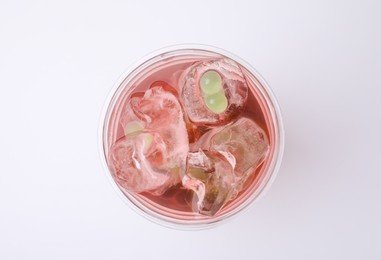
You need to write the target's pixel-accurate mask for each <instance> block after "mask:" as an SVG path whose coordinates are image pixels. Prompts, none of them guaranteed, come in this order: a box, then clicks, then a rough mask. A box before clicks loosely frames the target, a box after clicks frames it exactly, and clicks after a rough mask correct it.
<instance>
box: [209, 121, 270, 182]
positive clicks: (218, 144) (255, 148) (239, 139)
mask: <svg viewBox="0 0 381 260" xmlns="http://www.w3.org/2000/svg"><path fill="white" fill-rule="evenodd" d="M210 150H212V151H218V152H220V153H224V154H229V155H232V156H233V157H234V158H235V167H234V172H235V174H236V175H237V176H244V175H245V174H246V173H248V172H249V173H250V172H251V170H252V169H253V168H256V167H257V166H258V165H259V164H260V163H261V162H262V160H263V159H264V158H265V156H266V154H267V152H268V150H269V143H268V140H267V137H266V133H265V132H264V131H263V129H262V128H261V127H259V126H258V125H257V124H256V123H255V122H254V121H253V120H251V119H249V118H245V117H242V118H240V119H238V120H237V122H235V123H234V124H232V125H228V126H226V127H224V128H223V129H222V130H221V131H219V132H218V133H216V134H215V135H213V136H212V137H211V139H210Z"/></svg>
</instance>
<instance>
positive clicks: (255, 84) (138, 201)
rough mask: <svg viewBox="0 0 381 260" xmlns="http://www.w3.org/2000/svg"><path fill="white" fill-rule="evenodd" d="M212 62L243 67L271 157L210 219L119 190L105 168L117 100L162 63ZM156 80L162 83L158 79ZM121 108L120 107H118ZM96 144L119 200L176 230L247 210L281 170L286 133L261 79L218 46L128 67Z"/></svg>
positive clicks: (164, 52)
mask: <svg viewBox="0 0 381 260" xmlns="http://www.w3.org/2000/svg"><path fill="white" fill-rule="evenodd" d="M193 56H194V57H201V58H205V59H208V58H215V57H227V58H229V59H232V60H233V61H235V62H236V63H238V64H239V65H240V66H241V69H242V71H243V73H244V74H245V77H246V81H247V82H250V86H251V89H250V90H251V91H252V92H253V93H254V96H255V99H256V100H257V101H258V104H259V107H260V110H261V111H262V115H261V118H262V120H263V122H264V124H265V125H266V131H267V135H268V139H269V144H270V150H269V153H268V155H267V157H266V159H265V161H264V162H263V164H262V165H261V167H260V168H259V169H256V171H257V172H256V173H255V174H256V175H255V176H256V177H255V178H253V179H252V180H251V181H250V183H247V184H245V188H244V189H243V191H242V192H240V193H239V195H238V197H237V198H235V199H234V200H232V201H230V202H229V203H227V204H226V205H225V206H224V207H223V209H222V210H221V211H219V212H218V213H217V214H216V215H214V216H205V215H200V214H196V213H192V212H182V211H181V210H178V209H174V208H166V207H165V206H163V205H160V203H158V202H157V201H152V200H150V198H147V197H145V196H142V195H140V194H136V193H133V192H129V191H127V190H125V189H123V188H122V187H121V186H120V185H118V183H117V182H116V181H115V179H114V178H113V177H112V174H111V172H110V169H109V167H108V163H107V160H108V153H109V148H110V145H111V142H112V138H113V134H112V132H113V131H115V128H116V127H117V124H118V122H117V121H118V120H117V119H115V115H116V114H118V113H117V112H118V110H120V106H121V100H123V99H125V98H126V97H127V96H128V95H129V94H131V92H132V91H134V86H135V85H136V84H137V82H140V83H142V82H144V74H142V72H144V71H147V70H155V69H158V66H156V65H155V64H159V63H161V64H163V63H165V62H166V61H168V62H174V61H176V62H177V61H178V62H180V61H182V60H184V59H186V57H193ZM158 80H160V79H158ZM118 106H119V107H118ZM99 139H100V140H99V143H100V151H101V159H102V162H103V165H104V168H105V172H106V173H107V176H108V177H109V178H110V182H111V183H112V185H113V187H114V188H115V190H116V192H117V193H118V194H119V195H120V196H121V198H122V199H123V200H124V201H125V202H126V203H127V205H129V206H130V207H131V208H132V209H134V210H135V211H136V212H138V213H139V214H141V215H142V216H144V217H146V218H147V219H149V220H151V221H153V222H155V223H158V224H161V225H163V226H166V227H171V228H177V229H204V228H209V227H213V226H215V225H217V224H219V223H222V222H225V221H227V220H229V219H231V218H232V217H233V216H236V215H237V214H238V213H240V214H241V212H243V211H244V210H245V209H247V207H248V206H250V205H252V204H253V202H254V201H257V200H258V199H259V198H260V197H261V196H263V194H264V193H265V192H266V191H267V190H268V189H269V187H270V185H271V183H272V182H273V180H274V179H275V176H276V174H277V172H278V170H279V167H280V164H281V160H282V155H283V149H284V130H283V123H282V117H281V113H280V109H279V105H278V103H277V101H276V98H275V96H274V94H273V93H272V91H271V89H270V88H269V86H268V84H267V83H266V82H265V80H264V79H263V78H262V76H261V75H260V74H259V73H258V72H257V71H256V70H255V69H254V68H253V67H252V66H250V65H249V64H248V63H247V62H245V61H244V60H243V59H241V58H239V57H237V56H235V55H233V54H231V53H229V52H227V51H225V50H222V49H219V48H216V47H213V46H207V45H194V44H192V45H174V46H170V47H167V48H163V49H159V50H157V51H155V52H153V53H151V54H149V55H147V56H145V57H144V58H142V59H141V60H140V61H138V62H137V63H135V64H134V65H132V66H130V67H129V69H128V70H127V71H126V72H125V73H124V74H123V75H122V77H121V78H120V80H119V81H118V82H117V83H116V84H115V86H114V87H113V88H112V90H111V93H110V95H109V97H108V98H107V101H106V103H105V107H104V109H103V113H102V117H101V122H100V129H99Z"/></svg>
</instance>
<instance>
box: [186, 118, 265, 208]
mask: <svg viewBox="0 0 381 260" xmlns="http://www.w3.org/2000/svg"><path fill="white" fill-rule="evenodd" d="M205 137H206V138H208V139H209V140H203V142H207V143H208V144H209V146H210V147H209V151H206V150H201V149H200V150H199V151H197V152H190V153H189V154H188V159H187V172H186V175H185V176H184V177H183V179H182V182H183V185H184V187H186V188H188V189H191V190H193V191H194V192H195V197H194V198H195V199H194V205H193V207H194V210H195V211H197V212H200V213H202V214H206V215H214V214H216V213H217V212H218V211H219V210H220V209H221V208H222V207H223V206H224V205H225V204H226V202H228V201H229V200H232V199H234V198H235V197H236V196H237V194H238V193H239V192H240V191H241V190H242V186H243V184H244V182H245V181H246V180H247V178H248V177H249V176H250V175H251V174H252V173H253V172H254V170H255V168H256V167H258V166H259V165H260V164H261V163H262V161H263V159H264V158H265V156H266V154H267V152H268V149H269V144H268V140H267V137H266V134H265V132H264V131H263V130H262V128H260V127H259V126H258V125H257V124H256V123H255V122H254V121H253V120H251V119H249V118H240V119H238V120H237V121H236V122H235V123H233V124H230V125H228V126H225V127H219V128H217V129H213V130H211V132H210V133H207V134H206V135H205ZM204 148H205V147H204Z"/></svg>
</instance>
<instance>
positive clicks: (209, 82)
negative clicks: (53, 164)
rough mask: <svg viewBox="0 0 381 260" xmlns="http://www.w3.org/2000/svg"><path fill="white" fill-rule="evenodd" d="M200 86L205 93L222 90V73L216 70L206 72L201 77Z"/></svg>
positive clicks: (209, 93)
mask: <svg viewBox="0 0 381 260" xmlns="http://www.w3.org/2000/svg"><path fill="white" fill-rule="evenodd" d="M200 88H201V91H202V93H204V95H206V96H208V95H213V94H216V93H218V92H219V91H221V90H222V79H221V76H220V74H218V72H216V71H214V70H209V71H207V72H205V73H204V74H203V75H202V76H201V78H200Z"/></svg>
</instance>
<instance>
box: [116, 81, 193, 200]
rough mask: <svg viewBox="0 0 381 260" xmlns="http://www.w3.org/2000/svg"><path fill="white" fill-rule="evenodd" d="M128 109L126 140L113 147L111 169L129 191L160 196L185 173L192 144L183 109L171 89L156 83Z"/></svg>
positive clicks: (123, 118)
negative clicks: (189, 139) (190, 144)
mask: <svg viewBox="0 0 381 260" xmlns="http://www.w3.org/2000/svg"><path fill="white" fill-rule="evenodd" d="M126 108H127V109H125V110H124V111H125V112H124V114H123V115H122V119H121V121H120V122H121V123H122V127H123V128H124V132H125V138H122V139H121V140H119V141H117V142H116V143H115V144H114V145H113V147H111V150H110V156H109V158H110V160H109V162H110V164H111V166H110V168H111V169H112V171H113V172H114V175H115V176H116V178H117V180H118V181H119V184H120V185H121V186H123V187H124V188H126V189H127V190H129V191H134V192H144V191H147V192H150V193H152V194H155V195H160V194H162V193H163V192H165V190H166V189H168V188H169V187H170V186H172V185H174V184H176V183H178V182H179V180H180V175H181V174H183V172H184V171H185V163H186V158H187V153H188V150H189V143H188V134H187V129H186V126H185V122H184V116H183V112H182V109H181V105H180V103H179V101H178V99H177V97H176V95H175V92H173V91H172V89H171V88H170V86H168V85H167V84H166V83H165V82H155V83H154V84H153V85H152V86H151V88H150V89H148V90H147V91H146V92H145V93H144V94H142V93H139V94H134V95H133V96H132V97H131V98H130V100H129V102H128V103H127V105H126Z"/></svg>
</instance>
